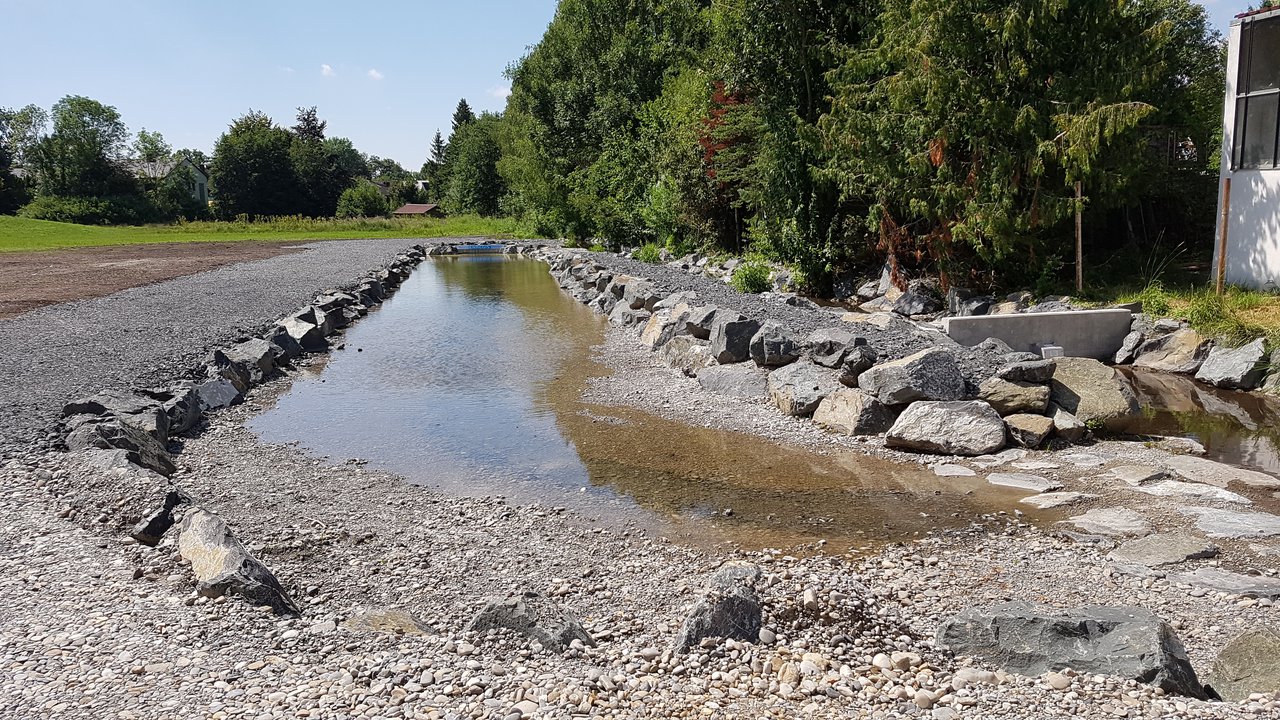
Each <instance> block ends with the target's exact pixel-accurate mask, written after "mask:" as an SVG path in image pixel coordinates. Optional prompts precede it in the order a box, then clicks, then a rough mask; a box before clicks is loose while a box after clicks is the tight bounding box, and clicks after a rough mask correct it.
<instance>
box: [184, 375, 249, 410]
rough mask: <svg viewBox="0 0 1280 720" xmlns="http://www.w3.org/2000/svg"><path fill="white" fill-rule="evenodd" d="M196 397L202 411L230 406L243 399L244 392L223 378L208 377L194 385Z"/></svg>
mask: <svg viewBox="0 0 1280 720" xmlns="http://www.w3.org/2000/svg"><path fill="white" fill-rule="evenodd" d="M195 393H196V398H197V400H198V402H199V404H200V409H201V410H203V411H209V410H220V409H222V408H225V407H231V406H232V405H235V404H236V403H238V402H240V401H241V400H243V399H244V393H242V392H240V389H239V388H237V387H236V386H235V385H233V384H232V383H231V381H230V380H227V379H225V378H220V377H219V378H210V379H208V380H206V381H204V382H203V383H200V384H199V385H197V386H196V389H195Z"/></svg>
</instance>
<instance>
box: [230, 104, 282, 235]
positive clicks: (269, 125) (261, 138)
mask: <svg viewBox="0 0 1280 720" xmlns="http://www.w3.org/2000/svg"><path fill="white" fill-rule="evenodd" d="M292 146H293V135H292V133H290V132H289V131H288V130H285V129H284V128H282V127H280V126H278V125H276V124H275V123H274V122H272V120H271V118H269V117H267V116H266V115H265V114H263V113H260V112H255V111H253V110H250V111H249V112H248V113H246V114H244V115H243V116H241V117H239V118H237V119H236V120H235V121H233V122H232V123H231V126H230V127H229V128H227V131H226V132H224V133H223V134H222V135H221V136H220V137H219V138H218V142H217V143H216V144H215V145H214V148H213V164H214V168H215V173H214V177H213V183H214V196H215V199H216V212H217V214H218V215H219V216H220V217H222V218H227V219H231V218H235V217H236V216H238V215H249V216H273V215H289V214H293V213H295V212H297V208H298V207H299V204H300V203H299V201H300V198H299V192H298V178H297V175H296V174H295V173H294V170H293V161H292V158H291V157H290V149H291V148H292Z"/></svg>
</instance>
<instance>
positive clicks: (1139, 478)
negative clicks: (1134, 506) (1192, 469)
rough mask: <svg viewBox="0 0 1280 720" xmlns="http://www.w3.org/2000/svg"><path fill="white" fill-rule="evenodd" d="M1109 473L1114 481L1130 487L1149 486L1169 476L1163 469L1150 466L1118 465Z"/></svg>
mask: <svg viewBox="0 0 1280 720" xmlns="http://www.w3.org/2000/svg"><path fill="white" fill-rule="evenodd" d="M1110 472H1111V475H1112V477H1114V478H1115V479H1117V480H1120V481H1123V482H1126V483H1128V484H1130V485H1150V484H1151V483H1154V482H1159V481H1160V480H1163V479H1165V478H1167V477H1168V476H1169V473H1168V472H1167V471H1166V470H1164V469H1163V468H1158V467H1155V466H1152V465H1118V466H1116V467H1113V468H1111V470H1110Z"/></svg>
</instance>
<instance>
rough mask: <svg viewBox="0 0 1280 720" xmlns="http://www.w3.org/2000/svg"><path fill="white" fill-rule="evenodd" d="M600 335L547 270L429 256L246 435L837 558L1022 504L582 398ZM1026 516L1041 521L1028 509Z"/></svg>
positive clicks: (966, 485)
mask: <svg viewBox="0 0 1280 720" xmlns="http://www.w3.org/2000/svg"><path fill="white" fill-rule="evenodd" d="M606 328H607V325H606V323H605V321H604V320H603V319H602V318H599V317H598V316H596V315H594V314H593V313H591V312H590V311H589V310H587V309H586V308H585V307H583V306H582V305H580V304H579V303H577V302H574V301H573V299H572V298H570V297H569V296H568V295H566V294H564V293H562V292H561V290H560V289H559V288H558V287H557V286H556V284H555V282H554V281H553V280H552V279H551V277H550V275H549V274H548V273H547V271H546V267H545V265H543V264H542V263H539V262H536V261H532V260H525V259H513V258H505V257H502V256H490V255H471V256H461V257H447V258H437V259H433V260H428V261H427V262H425V263H423V265H422V266H420V267H419V269H418V270H417V271H415V272H414V274H413V275H412V276H411V277H410V278H409V279H408V280H407V281H406V282H405V283H404V284H403V285H402V287H401V289H400V290H399V291H398V292H397V293H396V295H395V296H394V297H392V298H391V299H390V300H388V301H387V302H385V303H384V304H383V305H382V306H381V307H380V308H379V309H378V310H376V311H374V312H372V313H370V314H369V316H368V317H366V318H365V319H364V320H362V321H361V322H359V323H357V324H356V325H355V326H354V327H353V328H351V329H350V330H349V331H348V332H347V335H346V337H345V348H344V349H342V350H337V351H334V352H333V353H331V354H330V357H329V359H328V361H327V362H326V363H324V365H323V367H321V368H319V369H318V370H317V371H316V372H313V373H308V374H303V375H301V376H299V377H298V378H297V379H296V380H295V382H294V383H293V386H292V387H291V389H290V390H289V391H288V392H287V393H285V394H284V395H283V396H281V398H280V399H279V401H278V402H277V403H276V405H275V406H274V407H273V408H272V409H270V410H268V411H266V412H265V413H263V414H262V415H260V416H258V417H256V418H254V419H253V420H252V421H251V422H250V427H251V429H253V430H254V431H255V432H257V433H258V434H259V435H260V436H261V437H262V438H263V440H265V441H267V442H271V443H288V442H297V443H299V444H300V445H301V446H302V447H303V448H305V449H306V450H308V451H310V452H312V453H314V454H317V455H322V456H328V457H329V458H330V459H331V460H332V461H334V462H342V461H344V460H346V459H348V458H360V459H363V460H367V461H368V462H369V464H370V465H371V466H374V467H377V468H380V469H385V470H389V471H392V472H395V473H397V474H400V475H403V476H404V477H406V478H408V479H409V480H410V481H412V482H415V483H420V484H423V485H428V486H431V487H434V488H438V489H441V490H443V491H446V492H450V493H457V494H466V495H503V496H506V497H509V498H511V499H512V500H513V501H516V502H535V501H536V502H540V503H542V504H544V505H551V506H565V507H571V508H573V509H575V510H578V511H580V512H584V513H586V514H588V515H591V516H595V517H597V518H599V519H600V520H601V521H603V522H607V523H611V524H619V523H626V522H636V523H639V524H640V525H641V526H644V527H646V528H648V529H650V530H652V531H654V532H657V533H660V534H665V535H667V536H669V537H672V538H674V539H681V540H683V541H686V542H693V543H696V544H708V543H718V542H724V541H732V542H736V543H739V544H741V545H743V546H745V547H752V548H759V547H773V546H781V547H787V546H793V545H796V544H801V543H811V542H814V541H817V540H826V541H828V543H830V545H829V547H831V548H832V549H844V548H849V547H857V546H862V545H874V544H879V543H881V542H885V541H893V540H903V539H908V538H911V537H916V536H919V535H922V534H925V533H927V532H929V531H930V530H933V529H936V528H941V527H954V526H961V525H966V524H968V523H970V522H972V521H973V520H974V519H975V518H976V517H977V516H978V515H980V514H984V513H990V512H996V511H999V510H1006V511H1009V510H1012V509H1014V508H1015V507H1017V508H1018V509H1022V510H1024V511H1026V510H1027V508H1026V506H1018V505H1016V501H1017V499H1018V498H1020V497H1022V494H1020V493H1017V492H1015V491H1006V490H1002V489H997V488H993V487H992V486H990V485H987V484H986V483H985V482H984V481H981V480H978V479H974V478H937V477H935V476H934V475H933V473H932V472H931V471H929V470H927V469H925V468H923V467H918V466H911V465H901V464H897V463H892V462H889V461H886V460H880V459H877V458H870V457H866V456H863V455H860V454H857V453H853V452H840V453H833V454H829V455H823V454H818V453H814V452H810V451H806V450H801V449H796V448H789V447H785V446H781V445H777V444H774V443H770V442H768V441H765V440H762V439H760V438H757V437H753V436H747V435H742V434H738V433H731V432H725V431H719V430H711V429H706V428H698V427H691V426H688V425H684V424H681V423H676V422H672V421H668V420H664V419H662V418H659V417H656V416H653V415H650V414H648V413H644V412H641V411H638V410H633V409H629V408H616V407H606V406H601V405H596V404H590V403H584V402H583V401H582V399H581V398H582V392H583V390H584V389H585V387H586V385H587V383H588V380H589V379H590V378H592V377H598V376H603V375H606V374H608V369H607V368H605V367H603V366H601V365H599V364H597V363H594V362H592V361H591V360H590V357H591V348H592V346H594V345H598V344H600V343H601V342H602V341H603V339H604V335H605V331H606ZM1028 515H1030V516H1032V517H1044V518H1048V517H1052V516H1051V515H1049V514H1046V513H1035V512H1028Z"/></svg>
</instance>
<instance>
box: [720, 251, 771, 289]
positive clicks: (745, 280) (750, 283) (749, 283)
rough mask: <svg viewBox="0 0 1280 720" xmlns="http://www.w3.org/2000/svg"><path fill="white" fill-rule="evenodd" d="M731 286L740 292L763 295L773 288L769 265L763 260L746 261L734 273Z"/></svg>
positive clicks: (730, 282)
mask: <svg viewBox="0 0 1280 720" xmlns="http://www.w3.org/2000/svg"><path fill="white" fill-rule="evenodd" d="M729 284H730V285H733V288H734V289H735V290H737V291H738V292H743V293H762V292H765V291H767V290H769V289H770V288H772V287H773V284H772V283H771V282H770V281H769V265H768V264H767V263H765V262H764V261H763V260H758V259H751V260H744V261H743V262H742V263H741V264H739V265H738V267H737V268H736V269H735V270H734V271H733V278H732V279H731V280H730V281H729Z"/></svg>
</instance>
